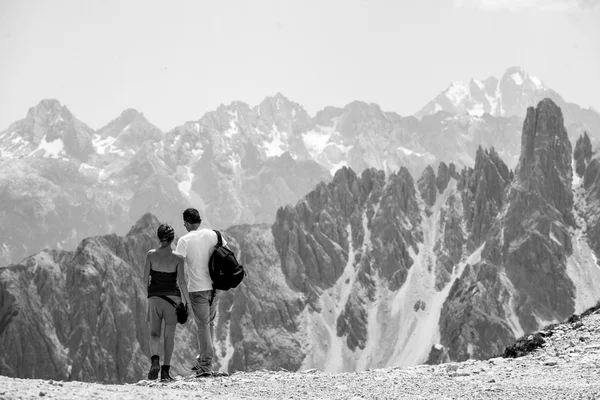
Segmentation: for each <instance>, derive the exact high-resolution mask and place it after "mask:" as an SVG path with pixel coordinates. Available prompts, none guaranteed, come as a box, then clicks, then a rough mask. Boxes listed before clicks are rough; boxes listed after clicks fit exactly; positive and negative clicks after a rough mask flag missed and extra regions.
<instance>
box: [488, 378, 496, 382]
mask: <svg viewBox="0 0 600 400" xmlns="http://www.w3.org/2000/svg"><path fill="white" fill-rule="evenodd" d="M488 383H496V380H495V379H494V378H492V379H490V380H489V381H488Z"/></svg>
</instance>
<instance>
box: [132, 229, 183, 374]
mask: <svg viewBox="0 0 600 400" xmlns="http://www.w3.org/2000/svg"><path fill="white" fill-rule="evenodd" d="M156 233H157V236H158V240H160V246H159V247H158V248H156V249H152V250H150V251H149V252H148V254H146V265H145V266H144V280H143V282H144V284H145V285H146V287H147V288H148V315H147V318H146V320H147V321H148V322H149V323H150V354H152V357H150V361H151V365H150V372H148V379H156V378H158V371H160V379H161V380H166V381H171V380H173V378H172V377H171V375H170V373H169V372H170V371H169V369H170V366H171V356H172V355H173V346H174V345H175V327H176V326H177V313H176V311H175V307H173V305H171V304H170V303H169V302H168V301H166V300H164V299H161V298H160V297H157V296H167V297H168V298H170V299H171V300H173V301H174V302H175V303H177V304H179V303H180V302H181V294H183V298H184V300H185V303H186V304H189V295H188V291H187V285H186V284H185V275H184V270H183V262H184V258H183V257H182V256H181V255H179V254H177V253H175V252H173V250H172V249H171V242H173V239H174V237H175V232H174V230H173V228H172V227H170V226H169V225H167V224H162V225H160V226H159V227H158V230H157V232H156ZM163 320H164V322H165V329H164V336H163V345H164V360H163V365H162V366H161V365H160V357H159V356H158V347H159V343H160V331H161V327H162V322H163Z"/></svg>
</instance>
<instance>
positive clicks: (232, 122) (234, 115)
mask: <svg viewBox="0 0 600 400" xmlns="http://www.w3.org/2000/svg"><path fill="white" fill-rule="evenodd" d="M228 113H229V116H230V117H231V118H230V119H229V129H227V130H226V131H225V132H223V134H224V135H225V137H227V138H229V139H231V138H232V137H233V135H235V134H237V133H238V132H239V128H238V125H237V122H238V120H239V116H238V112H237V110H235V111H233V112H232V111H228Z"/></svg>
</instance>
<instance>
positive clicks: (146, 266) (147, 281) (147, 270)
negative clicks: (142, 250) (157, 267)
mask: <svg viewBox="0 0 600 400" xmlns="http://www.w3.org/2000/svg"><path fill="white" fill-rule="evenodd" d="M150 254H152V250H150V251H149V252H148V253H146V262H145V264H144V278H143V280H142V283H143V285H144V289H146V296H147V295H148V287H149V286H150V266H151V263H150Z"/></svg>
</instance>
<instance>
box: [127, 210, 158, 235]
mask: <svg viewBox="0 0 600 400" xmlns="http://www.w3.org/2000/svg"><path fill="white" fill-rule="evenodd" d="M159 225H160V222H159V221H158V218H156V216H155V215H154V214H152V213H145V214H144V215H142V216H141V217H140V219H138V221H137V222H136V223H135V225H133V226H132V227H131V229H130V230H129V232H128V233H127V236H134V235H139V234H141V233H146V232H149V231H152V230H153V229H156V228H158V226H159Z"/></svg>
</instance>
